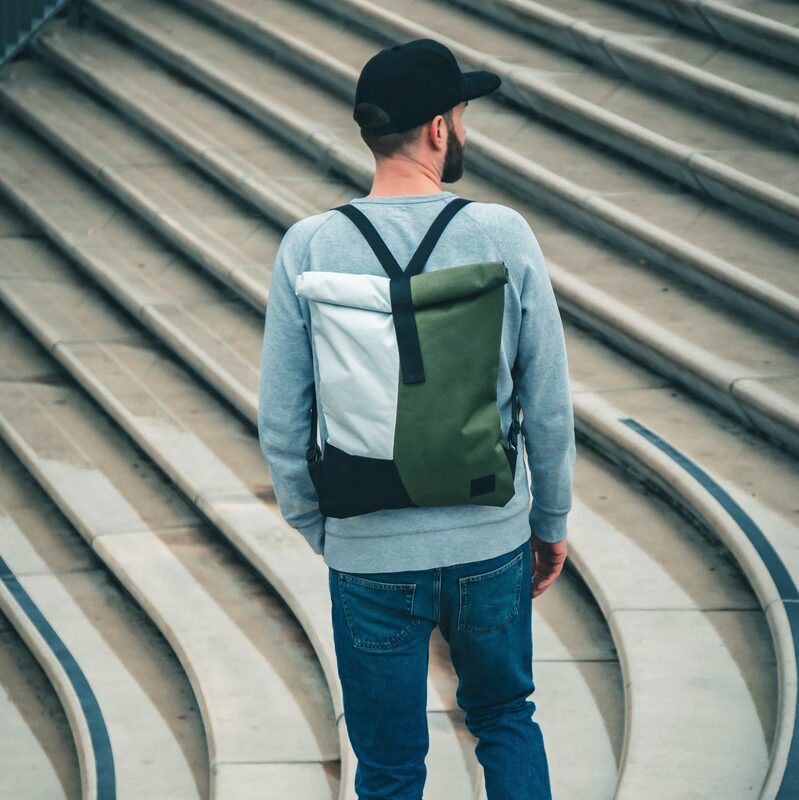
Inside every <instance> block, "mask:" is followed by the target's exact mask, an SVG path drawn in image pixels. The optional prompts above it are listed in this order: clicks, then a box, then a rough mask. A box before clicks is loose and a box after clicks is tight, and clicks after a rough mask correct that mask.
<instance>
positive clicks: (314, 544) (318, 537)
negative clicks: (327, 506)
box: [296, 515, 325, 555]
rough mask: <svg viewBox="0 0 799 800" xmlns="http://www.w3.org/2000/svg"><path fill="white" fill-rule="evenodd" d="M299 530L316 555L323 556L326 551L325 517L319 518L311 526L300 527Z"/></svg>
mask: <svg viewBox="0 0 799 800" xmlns="http://www.w3.org/2000/svg"><path fill="white" fill-rule="evenodd" d="M296 530H298V531H299V532H300V533H301V534H302V535H303V536H304V537H305V539H306V541H307V542H308V544H309V545H311V549H312V550H313V551H314V553H317V554H318V555H323V554H324V551H325V517H323V516H321V515H320V516H319V518H318V519H317V520H316V521H315V522H312V523H311V524H310V525H303V526H302V527H298V528H297V529H296Z"/></svg>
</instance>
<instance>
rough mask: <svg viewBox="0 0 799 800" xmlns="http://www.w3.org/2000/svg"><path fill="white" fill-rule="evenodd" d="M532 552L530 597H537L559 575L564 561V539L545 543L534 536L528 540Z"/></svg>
mask: <svg viewBox="0 0 799 800" xmlns="http://www.w3.org/2000/svg"><path fill="white" fill-rule="evenodd" d="M530 546H531V549H532V551H533V581H532V586H531V587H530V597H538V595H540V594H541V593H542V592H544V591H546V590H547V589H548V588H549V586H551V585H552V584H553V583H554V582H555V579H556V578H557V577H558V575H560V572H561V570H562V569H563V564H564V562H565V561H566V539H561V540H560V541H559V542H545V541H543V540H542V539H538V538H537V537H536V536H535V535H533V536H531V538H530Z"/></svg>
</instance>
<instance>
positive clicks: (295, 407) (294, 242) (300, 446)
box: [258, 223, 325, 554]
mask: <svg viewBox="0 0 799 800" xmlns="http://www.w3.org/2000/svg"><path fill="white" fill-rule="evenodd" d="M305 244H306V242H305V237H303V236H301V235H299V231H298V229H297V224H296V223H295V225H293V226H291V227H290V228H289V229H288V230H287V231H286V233H285V234H284V236H283V239H282V240H281V242H280V245H279V247H278V250H277V254H276V256H275V262H274V264H273V267H272V275H271V280H270V285H269V300H268V303H267V308H266V314H265V317H264V338H263V346H262V350H261V374H260V389H259V398H258V436H259V440H260V445H261V452H262V453H263V455H264V458H265V459H266V462H267V464H268V465H269V471H270V475H271V479H272V486H273V489H274V492H275V498H276V500H277V503H278V506H279V508H280V513H281V514H282V515H283V518H284V519H285V520H286V522H287V523H288V524H289V525H290V526H291V527H292V528H295V529H296V530H298V531H299V532H300V533H301V534H302V535H303V536H304V537H305V539H306V540H307V541H308V543H309V544H310V545H311V548H312V549H313V551H314V552H315V553H318V554H321V553H323V552H324V536H325V531H324V520H325V517H323V516H322V514H321V513H320V511H319V500H318V497H317V494H316V490H315V489H314V486H313V483H312V481H311V477H310V474H309V473H308V468H307V461H306V458H305V453H306V450H307V448H308V441H309V438H310V432H311V419H310V411H311V403H312V397H313V391H314V371H313V355H312V351H311V342H310V338H309V335H308V330H307V328H306V326H305V320H304V317H303V314H302V309H301V307H300V302H299V298H298V297H297V295H296V294H295V293H294V285H293V284H294V276H296V275H297V274H298V273H299V272H300V271H301V270H302V262H303V260H304V256H305V251H306V249H307V247H306V246H305Z"/></svg>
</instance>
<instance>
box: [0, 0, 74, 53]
mask: <svg viewBox="0 0 799 800" xmlns="http://www.w3.org/2000/svg"><path fill="white" fill-rule="evenodd" d="M67 7H69V12H68V17H69V21H70V23H73V24H76V25H77V24H78V23H79V22H80V12H81V3H80V0H0V66H2V65H3V64H5V63H6V61H9V60H10V59H12V58H13V57H14V56H15V55H16V54H17V53H19V51H20V50H21V49H22V48H23V47H25V45H26V44H27V43H28V42H29V41H30V39H31V37H32V36H33V35H34V34H35V33H36V32H37V31H38V30H39V29H40V28H41V27H42V25H44V24H45V23H46V22H47V21H48V20H49V19H51V18H52V17H53V16H55V15H56V14H57V13H58V12H59V11H61V9H63V8H67Z"/></svg>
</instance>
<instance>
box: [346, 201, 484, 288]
mask: <svg viewBox="0 0 799 800" xmlns="http://www.w3.org/2000/svg"><path fill="white" fill-rule="evenodd" d="M471 202H472V201H471V200H468V199H467V198H465V197H456V198H455V199H454V200H450V201H449V202H448V203H447V204H446V205H445V206H444V208H442V209H441V211H439V213H438V216H436V218H435V219H434V220H433V224H432V225H431V226H430V227H429V228H428V230H427V233H425V235H424V237H423V238H422V241H421V242H420V243H419V246H418V247H417V248H416V251H415V252H414V254H413V256H411V260H410V261H409V262H408V266H407V267H406V269H405V270H403V269H402V268H401V267H400V265H399V264H398V263H397V259H396V258H394V256H393V255H392V253H391V251H390V250H389V249H388V247H387V246H386V243H385V242H384V241H383V239H382V237H381V236H380V234H379V233H378V232H377V230H375V226H374V225H372V223H371V222H370V221H369V218H368V217H367V216H366V214H364V213H363V211H361V210H360V209H359V208H356V207H355V206H354V205H352V204H351V203H345V204H344V205H342V206H336V207H335V208H332V209H330V210H331V211H341V212H342V213H343V214H345V215H346V216H348V217H349V218H350V219H351V220H352V221H353V222H354V223H355V224H356V225H357V226H358V230H360V232H361V233H362V234H363V235H364V238H365V239H366V241H367V242H368V243H369V246H370V247H371V248H372V250H373V251H374V254H375V255H376V256H377V259H378V261H380V264H381V265H382V266H383V269H384V270H385V271H386V273H387V274H388V276H389V277H390V278H402V277H407V278H410V277H411V276H412V275H418V274H419V273H420V272H421V271H422V270H423V269H424V265H425V264H426V263H427V259H428V258H429V257H430V253H432V252H433V248H434V247H435V246H436V242H437V241H438V240H439V238H440V237H441V234H442V233H443V232H444V228H446V227H447V223H448V222H449V221H450V220H451V219H452V217H453V216H454V215H455V213H456V212H457V211H459V210H460V209H461V208H463V206H465V205H466V204H467V203H471Z"/></svg>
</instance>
